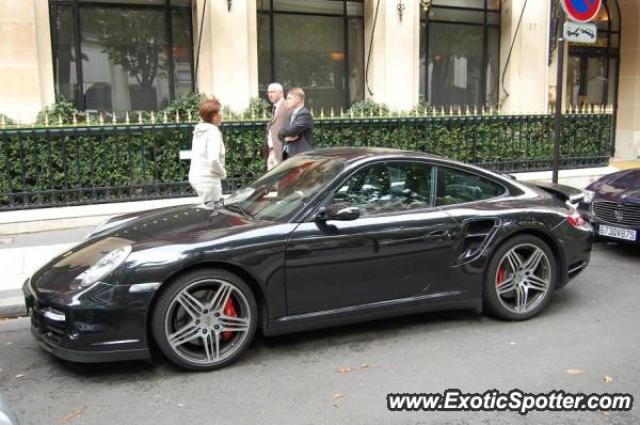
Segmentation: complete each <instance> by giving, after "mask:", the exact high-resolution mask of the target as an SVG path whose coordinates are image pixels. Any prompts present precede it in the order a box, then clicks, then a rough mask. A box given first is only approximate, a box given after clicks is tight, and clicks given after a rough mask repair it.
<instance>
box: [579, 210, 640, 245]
mask: <svg viewBox="0 0 640 425" xmlns="http://www.w3.org/2000/svg"><path fill="white" fill-rule="evenodd" d="M578 212H579V213H580V215H581V216H582V217H583V218H584V219H585V220H587V221H588V222H589V223H591V225H592V226H593V235H594V237H599V238H605V239H609V240H612V241H617V242H622V243H629V244H640V227H637V226H629V225H625V224H621V223H615V222H607V221H604V220H600V219H599V218H598V217H596V216H595V215H594V214H593V212H592V211H591V204H585V203H580V204H579V205H578ZM600 226H607V227H608V228H615V229H620V230H626V231H632V232H635V233H636V237H635V240H629V239H625V238H622V237H619V236H618V237H614V236H610V235H608V234H603V233H602V232H601V227H600ZM623 233H625V232H618V234H620V235H621V234H623ZM627 234H628V233H627Z"/></svg>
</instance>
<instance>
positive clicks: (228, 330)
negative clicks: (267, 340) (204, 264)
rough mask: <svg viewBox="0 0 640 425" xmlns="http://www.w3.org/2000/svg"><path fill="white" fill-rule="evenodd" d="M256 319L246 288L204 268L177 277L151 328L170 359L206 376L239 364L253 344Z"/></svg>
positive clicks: (162, 299)
mask: <svg viewBox="0 0 640 425" xmlns="http://www.w3.org/2000/svg"><path fill="white" fill-rule="evenodd" d="M257 319H258V314H257V306H256V301H255V297H254V296H253V293H252V292H251V289H250V288H249V287H248V286H247V284H246V283H244V282H243V281H242V280H241V279H240V278H238V277H237V276H236V275H234V274H232V273H229V272H227V271H225V270H218V269H202V270H196V271H194V272H190V273H187V274H185V275H183V276H181V277H179V278H178V279H177V280H175V281H174V282H173V283H172V284H171V286H169V288H167V290H166V291H165V292H163V293H162V294H161V295H160V298H159V299H158V302H157V304H156V307H155V309H154V311H153V317H152V325H151V326H152V332H153V336H154V339H155V341H156V343H157V344H158V347H159V348H160V350H161V351H162V353H163V354H164V355H165V356H166V357H167V359H169V360H170V361H171V362H173V363H174V364H176V365H178V366H180V367H182V368H185V369H189V370H200V371H204V370H212V369H218V368H221V367H224V366H226V365H228V364H229V363H231V362H233V361H235V360H237V359H238V357H240V355H241V354H242V352H244V350H245V349H246V348H247V347H248V346H249V344H250V343H251V341H252V340H253V336H254V334H255V331H256V327H257Z"/></svg>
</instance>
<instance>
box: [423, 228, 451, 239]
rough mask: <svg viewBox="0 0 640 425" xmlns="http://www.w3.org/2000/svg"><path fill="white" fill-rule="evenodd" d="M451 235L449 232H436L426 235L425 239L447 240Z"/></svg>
mask: <svg viewBox="0 0 640 425" xmlns="http://www.w3.org/2000/svg"><path fill="white" fill-rule="evenodd" d="M450 234H451V233H450V232H449V231H448V230H434V231H433V232H431V233H427V234H426V235H424V237H425V239H436V240H437V239H447V238H448V237H449V235H450Z"/></svg>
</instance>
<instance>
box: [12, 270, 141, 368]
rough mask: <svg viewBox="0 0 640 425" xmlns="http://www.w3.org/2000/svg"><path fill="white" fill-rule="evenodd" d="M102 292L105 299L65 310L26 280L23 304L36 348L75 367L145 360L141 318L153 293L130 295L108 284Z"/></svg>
mask: <svg viewBox="0 0 640 425" xmlns="http://www.w3.org/2000/svg"><path fill="white" fill-rule="evenodd" d="M105 285H106V284H105ZM107 289H108V292H109V296H108V297H102V298H101V299H100V298H98V299H95V297H94V296H91V297H88V298H86V299H77V300H76V302H75V303H74V304H73V305H68V304H63V303H59V302H56V301H54V300H53V299H50V298H47V297H46V296H43V295H38V294H37V292H36V291H34V290H33V288H32V287H31V283H30V281H29V280H27V282H25V285H24V286H23V293H24V297H25V305H26V306H27V311H28V313H29V314H30V315H31V332H32V334H33V336H34V337H35V338H36V340H37V341H38V343H39V344H40V346H41V347H42V348H44V349H45V350H46V351H48V352H49V353H51V354H52V355H54V356H55V357H58V358H61V359H64V360H68V361H71V362H79V363H95V362H111V361H121V360H137V359H147V358H149V357H150V352H149V347H148V344H147V335H146V320H145V317H146V311H147V307H148V305H149V302H150V300H151V297H152V293H151V294H150V293H142V292H139V293H135V294H130V292H129V288H128V287H118V286H111V285H107ZM104 292H105V291H104V290H103V291H101V292H100V293H104Z"/></svg>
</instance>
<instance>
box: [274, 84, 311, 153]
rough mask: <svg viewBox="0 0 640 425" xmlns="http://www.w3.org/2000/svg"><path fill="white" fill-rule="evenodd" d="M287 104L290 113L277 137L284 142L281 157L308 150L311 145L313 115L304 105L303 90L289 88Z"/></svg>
mask: <svg viewBox="0 0 640 425" xmlns="http://www.w3.org/2000/svg"><path fill="white" fill-rule="evenodd" d="M287 106H288V107H289V110H290V111H291V115H290V116H289V119H288V120H287V121H286V122H285V124H284V125H283V126H282V128H281V129H280V131H279V132H278V138H279V139H280V140H281V141H282V142H283V143H284V152H283V155H282V158H283V159H287V158H289V157H291V156H293V155H297V154H299V153H302V152H306V151H309V150H311V149H312V146H313V135H312V134H311V130H312V129H313V117H312V116H311V113H310V112H309V110H308V109H307V108H305V107H304V91H303V90H302V89H301V88H299V87H295V88H292V89H291V90H289V92H288V93H287Z"/></svg>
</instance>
